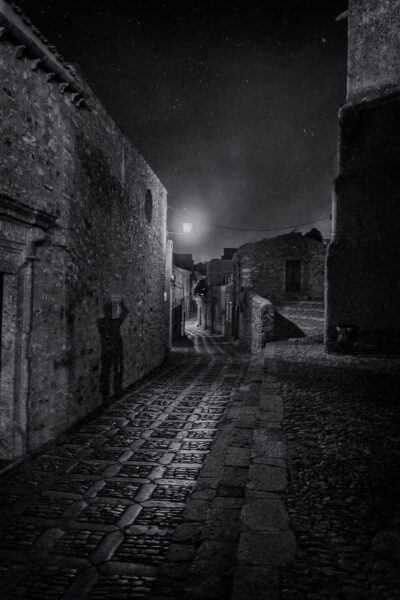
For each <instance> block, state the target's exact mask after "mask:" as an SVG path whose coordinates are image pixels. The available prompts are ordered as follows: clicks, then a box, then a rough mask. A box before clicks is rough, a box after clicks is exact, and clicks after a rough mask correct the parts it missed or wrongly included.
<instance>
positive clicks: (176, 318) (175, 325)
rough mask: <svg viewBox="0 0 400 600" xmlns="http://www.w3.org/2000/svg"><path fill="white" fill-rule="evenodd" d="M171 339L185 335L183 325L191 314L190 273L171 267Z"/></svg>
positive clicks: (174, 266)
mask: <svg viewBox="0 0 400 600" xmlns="http://www.w3.org/2000/svg"><path fill="white" fill-rule="evenodd" d="M171 296H172V318H171V321H172V339H173V340H175V339H177V338H179V337H183V336H184V335H185V324H186V321H187V319H188V318H189V317H190V315H191V312H192V273H191V272H190V271H187V270H186V269H181V268H180V267H177V266H176V265H173V270H172V282H171Z"/></svg>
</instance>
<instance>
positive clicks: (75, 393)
mask: <svg viewBox="0 0 400 600" xmlns="http://www.w3.org/2000/svg"><path fill="white" fill-rule="evenodd" d="M0 26H1V28H2V30H1V31H2V33H3V35H2V37H1V41H0V76H1V81H2V88H1V92H0V116H1V128H2V141H3V143H2V145H1V150H0V209H1V210H0V306H1V372H0V397H1V400H0V439H1V440H2V442H1V447H0V457H1V458H4V459H11V458H15V457H18V456H22V455H24V454H25V453H27V452H30V451H32V450H34V449H35V448H38V447H39V446H41V445H42V444H44V443H46V442H49V441H50V440H53V439H54V438H55V437H56V436H57V435H58V434H59V433H61V432H62V431H64V430H66V429H68V428H69V427H70V426H71V425H73V424H74V423H76V422H77V421H78V420H80V419H82V418H83V417H85V416H87V415H88V414H90V413H91V412H93V411H95V410H97V409H98V408H99V406H100V405H101V404H102V403H103V402H107V401H108V400H109V399H110V398H112V397H113V396H118V395H119V394H120V393H121V390H122V389H124V388H125V387H126V386H127V385H129V384H131V383H133V382H134V381H135V380H137V379H138V378H140V377H142V376H143V375H144V374H145V373H146V372H148V371H149V370H151V369H153V368H155V367H156V366H157V365H159V364H160V363H161V362H162V361H163V360H164V356H165V352H166V350H167V347H168V324H167V319H166V314H167V311H166V306H165V302H166V298H165V284H166V274H165V261H166V211H167V197H166V190H165V189H164V187H163V185H162V184H161V183H160V181H159V179H158V178H157V177H156V175H155V174H154V173H153V171H152V170H151V168H150V167H149V165H148V164H147V163H146V161H145V160H144V159H143V157H142V156H141V155H140V154H139V153H138V152H137V151H136V150H135V148H133V147H132V145H131V143H130V141H129V140H128V139H127V138H126V137H125V136H124V135H123V133H122V132H121V131H120V129H119V128H118V126H117V125H116V124H115V122H114V121H113V120H112V118H111V117H110V116H109V115H108V113H107V111H106V110H105V109H104V107H103V106H102V104H101V103H100V101H99V100H98V99H97V98H96V96H95V95H94V94H93V93H92V91H91V90H90V88H89V87H88V85H87V84H86V83H85V81H84V80H83V79H82V78H81V77H80V75H78V73H77V71H76V70H75V69H74V68H73V67H71V66H70V65H68V64H66V63H64V62H63V61H62V59H61V58H60V57H58V56H57V55H56V54H55V52H53V51H51V50H49V48H48V47H47V46H46V45H45V43H44V42H43V40H42V39H41V38H40V37H39V35H37V34H36V33H34V32H33V31H32V29H31V28H30V26H28V25H27V24H26V22H25V21H23V20H22V19H21V18H20V17H19V15H17V14H16V13H15V12H14V11H13V9H12V8H11V7H10V6H9V5H8V4H7V3H5V2H4V1H3V0H1V3H0Z"/></svg>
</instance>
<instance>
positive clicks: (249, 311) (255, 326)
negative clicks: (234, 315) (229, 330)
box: [240, 290, 275, 353]
mask: <svg viewBox="0 0 400 600" xmlns="http://www.w3.org/2000/svg"><path fill="white" fill-rule="evenodd" d="M274 321H275V311H274V307H273V305H272V303H271V302H269V301H268V300H266V299H265V298H262V297H261V296H259V295H258V294H256V293H255V292H253V291H250V290H249V291H248V292H247V293H246V295H245V302H244V309H243V319H242V320H241V336H240V339H241V342H242V345H243V346H244V347H245V348H246V349H248V350H250V351H251V352H252V353H256V352H259V351H260V350H261V349H262V348H264V346H265V344H266V343H267V342H271V341H272V340H273V339H274Z"/></svg>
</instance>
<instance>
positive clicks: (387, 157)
mask: <svg viewBox="0 0 400 600" xmlns="http://www.w3.org/2000/svg"><path fill="white" fill-rule="evenodd" d="M399 135H400V95H396V96H392V97H384V98H382V99H380V100H375V101H373V102H366V103H362V104H358V105H351V106H345V107H344V108H343V109H342V111H341V114H340V152H339V156H340V165H339V175H338V178H337V180H336V183H335V194H334V204H335V210H334V214H335V224H334V231H335V235H334V237H333V239H332V242H331V244H330V246H329V250H328V256H327V289H326V293H327V302H326V304H327V319H326V327H327V329H326V338H327V341H328V342H333V341H335V339H336V325H337V323H347V324H351V325H356V326H357V327H358V328H359V329H360V331H361V332H363V333H364V334H365V335H367V336H368V337H370V338H371V340H372V338H376V339H378V338H381V337H383V338H384V337H388V338H391V337H395V338H396V337H399V336H400V322H399V314H400V279H399V276H398V274H399V272H400V204H399V202H398V194H399V189H400V170H399V163H400V149H399V144H398V140H399Z"/></svg>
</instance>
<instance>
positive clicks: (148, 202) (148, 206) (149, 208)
mask: <svg viewBox="0 0 400 600" xmlns="http://www.w3.org/2000/svg"><path fill="white" fill-rule="evenodd" d="M144 214H145V215H146V219H147V221H148V222H149V223H151V220H152V218H153V196H152V193H151V190H147V192H146V198H145V201H144Z"/></svg>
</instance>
